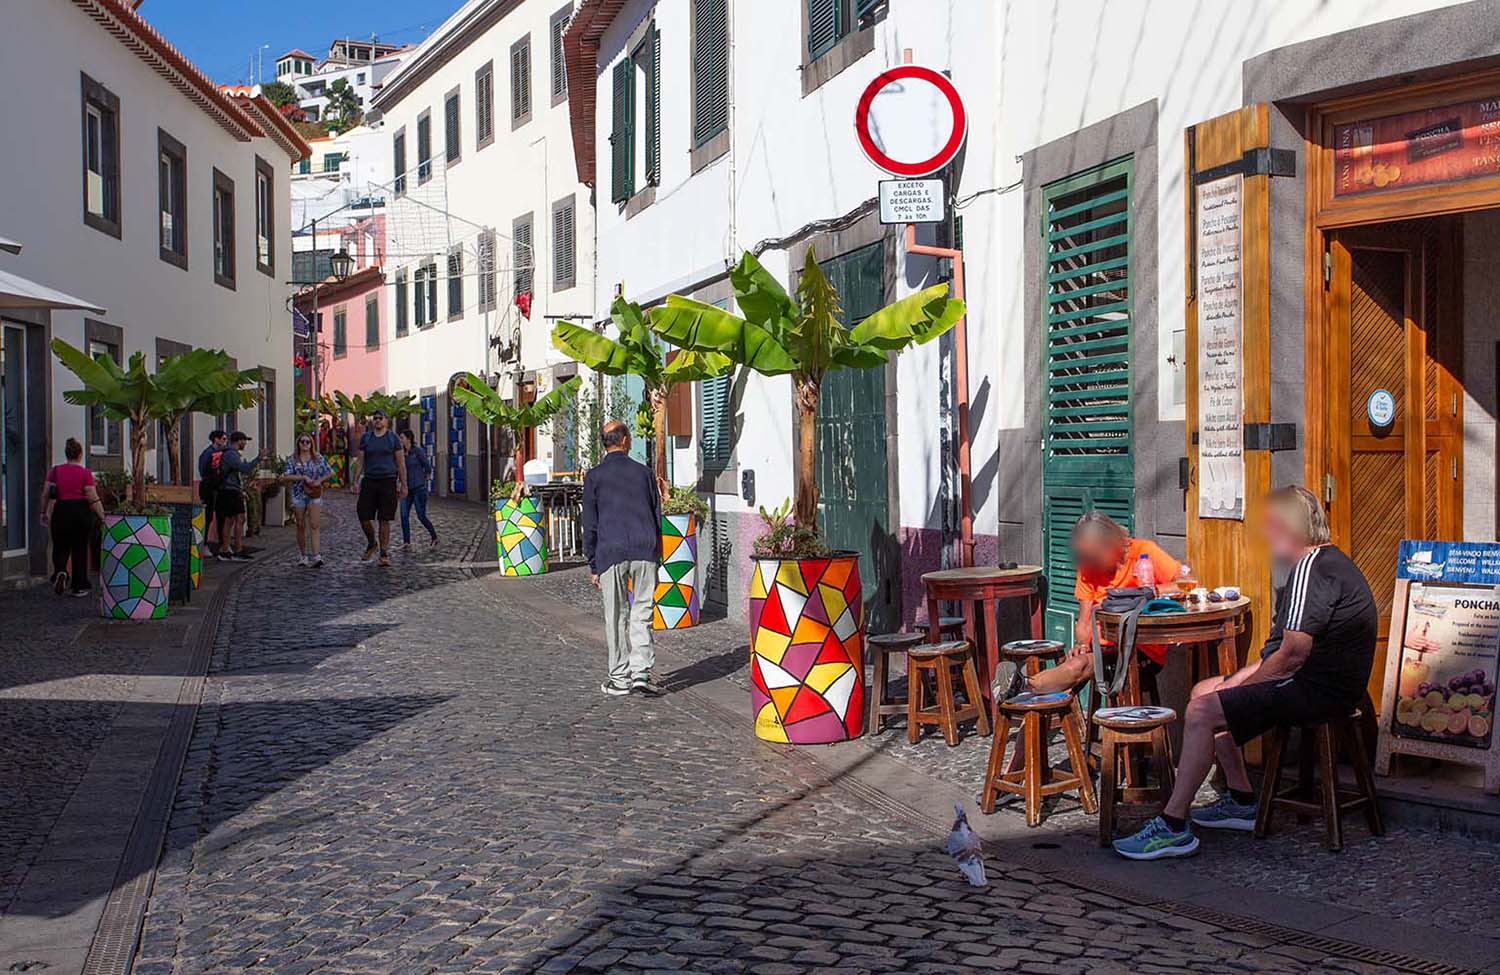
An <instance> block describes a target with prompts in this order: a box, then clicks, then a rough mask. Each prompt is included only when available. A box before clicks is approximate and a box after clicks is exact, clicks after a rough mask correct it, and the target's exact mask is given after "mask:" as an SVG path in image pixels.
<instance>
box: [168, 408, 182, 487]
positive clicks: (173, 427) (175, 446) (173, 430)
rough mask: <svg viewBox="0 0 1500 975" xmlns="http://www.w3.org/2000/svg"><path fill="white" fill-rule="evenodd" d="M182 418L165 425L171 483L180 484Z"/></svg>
mask: <svg viewBox="0 0 1500 975" xmlns="http://www.w3.org/2000/svg"><path fill="white" fill-rule="evenodd" d="M181 447H182V418H181V417H178V418H177V419H174V420H172V421H171V422H170V423H169V424H168V425H167V464H168V467H169V469H170V470H171V472H172V483H173V484H182V483H184V482H183V480H182V450H181Z"/></svg>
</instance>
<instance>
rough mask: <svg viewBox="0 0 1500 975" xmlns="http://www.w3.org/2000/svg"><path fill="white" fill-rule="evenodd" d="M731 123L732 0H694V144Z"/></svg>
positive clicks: (700, 142) (713, 134) (701, 142)
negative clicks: (730, 6) (730, 49)
mask: <svg viewBox="0 0 1500 975" xmlns="http://www.w3.org/2000/svg"><path fill="white" fill-rule="evenodd" d="M728 126H729V0H693V147H694V148H697V147H698V146H701V145H703V144H704V143H705V142H707V141H708V140H710V139H712V138H713V137H714V136H716V135H718V134H719V133H720V132H723V131H724V130H725V129H726V128H728Z"/></svg>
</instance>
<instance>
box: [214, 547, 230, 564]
mask: <svg viewBox="0 0 1500 975" xmlns="http://www.w3.org/2000/svg"><path fill="white" fill-rule="evenodd" d="M214 561H215V562H233V561H234V559H232V558H230V557H229V553H228V552H225V551H223V550H222V549H221V550H220V551H219V552H218V554H216V555H215V556H214Z"/></svg>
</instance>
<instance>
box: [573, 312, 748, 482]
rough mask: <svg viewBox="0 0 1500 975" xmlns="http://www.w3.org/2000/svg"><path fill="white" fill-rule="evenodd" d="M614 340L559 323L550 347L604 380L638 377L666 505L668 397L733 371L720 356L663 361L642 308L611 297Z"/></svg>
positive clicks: (687, 355)
mask: <svg viewBox="0 0 1500 975" xmlns="http://www.w3.org/2000/svg"><path fill="white" fill-rule="evenodd" d="M609 316H610V318H611V319H613V320H614V323H615V328H616V329H618V331H619V337H618V338H615V339H610V338H606V337H605V336H603V335H600V334H599V333H597V332H595V331H594V330H593V329H591V328H584V327H582V326H579V325H574V324H573V323H572V322H558V323H557V326H556V327H555V328H554V329H553V330H552V344H553V345H554V346H556V347H557V349H558V350H559V351H561V352H563V353H565V354H566V355H569V356H572V357H573V358H574V359H576V360H577V361H579V362H581V363H583V364H584V365H586V366H588V367H589V368H590V369H592V370H594V371H595V372H598V373H603V374H604V375H606V376H625V375H630V376H640V377H641V381H642V382H643V383H644V384H645V387H646V398H647V402H648V403H649V404H650V407H651V425H652V430H653V433H654V435H655V440H656V445H655V446H656V452H655V455H654V456H655V458H656V465H655V466H656V479H657V484H658V486H659V488H660V490H661V492H662V498H663V500H665V499H666V498H667V497H668V495H669V492H670V488H669V485H668V484H667V477H666V473H667V397H668V396H669V395H670V394H671V392H672V389H673V387H675V386H676V385H677V384H678V383H689V382H696V381H697V380H700V379H711V378H713V377H714V376H720V375H723V374H724V373H725V372H728V371H729V370H730V369H732V368H733V367H734V363H733V362H732V361H731V360H730V358H729V356H727V355H724V354H723V353H721V352H699V351H689V350H684V351H681V352H679V353H678V354H677V355H675V356H673V357H672V359H671V361H670V362H667V361H664V359H663V356H662V350H661V348H660V345H659V343H658V342H657V340H656V337H655V336H654V335H653V334H652V332H651V326H650V324H649V323H648V322H647V320H646V316H645V315H644V314H643V313H642V312H641V306H640V305H638V304H636V303H635V302H633V301H626V300H625V299H623V298H619V297H616V298H615V301H614V305H613V306H612V307H611V308H610V310H609Z"/></svg>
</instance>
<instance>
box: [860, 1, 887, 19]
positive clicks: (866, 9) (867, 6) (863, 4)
mask: <svg viewBox="0 0 1500 975" xmlns="http://www.w3.org/2000/svg"><path fill="white" fill-rule="evenodd" d="M882 3H885V0H854V19H855V21H856V23H857V22H859V21H860V20H862V19H863V18H865V17H867V16H869V15H870V14H872V13H874V12H875V9H876V8H877V7H879V6H880V5H881V4H882Z"/></svg>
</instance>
